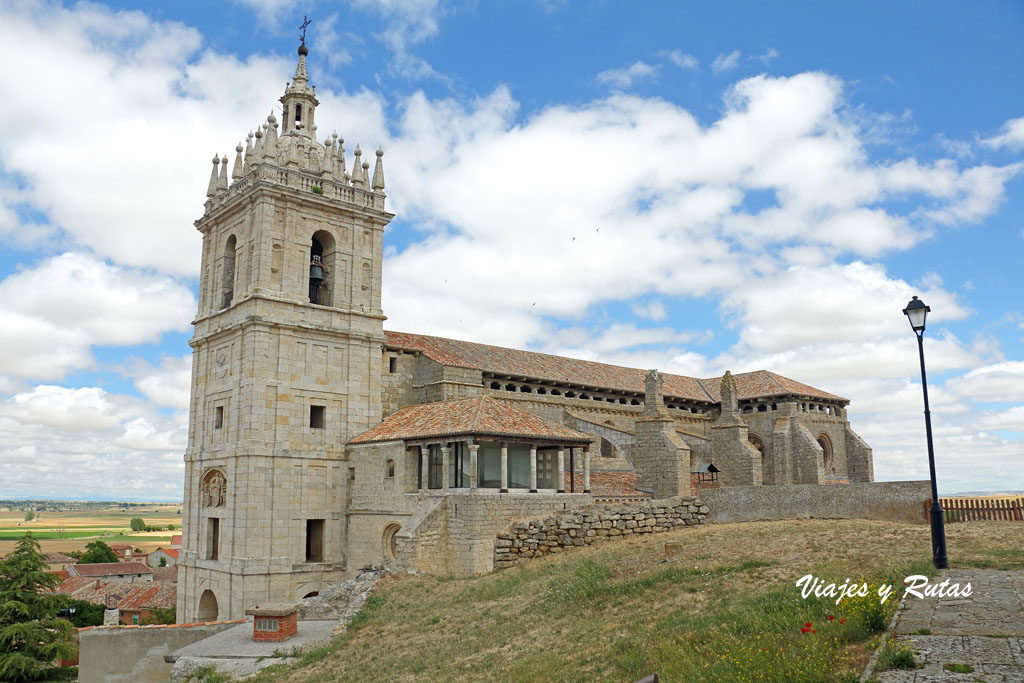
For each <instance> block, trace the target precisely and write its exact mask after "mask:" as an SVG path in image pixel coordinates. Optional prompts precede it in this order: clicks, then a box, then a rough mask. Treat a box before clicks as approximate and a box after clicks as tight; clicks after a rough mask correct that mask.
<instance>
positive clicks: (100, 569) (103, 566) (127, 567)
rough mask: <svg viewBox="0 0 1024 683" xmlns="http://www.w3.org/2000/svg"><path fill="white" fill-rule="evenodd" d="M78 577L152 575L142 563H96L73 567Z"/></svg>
mask: <svg viewBox="0 0 1024 683" xmlns="http://www.w3.org/2000/svg"><path fill="white" fill-rule="evenodd" d="M71 566H72V567H73V568H74V570H75V572H76V573H77V574H78V576H111V575H114V574H152V573H153V570H152V569H150V568H149V567H147V566H146V565H144V564H142V563H141V562H96V563H94V564H73V565H71Z"/></svg>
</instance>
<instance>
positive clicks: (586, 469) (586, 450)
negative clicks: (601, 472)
mask: <svg viewBox="0 0 1024 683" xmlns="http://www.w3.org/2000/svg"><path fill="white" fill-rule="evenodd" d="M583 493H590V446H584V447H583Z"/></svg>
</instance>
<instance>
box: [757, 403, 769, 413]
mask: <svg viewBox="0 0 1024 683" xmlns="http://www.w3.org/2000/svg"><path fill="white" fill-rule="evenodd" d="M757 412H759V413H767V412H768V406H766V405H765V404H763V403H762V404H761V405H759V406H758V407H757Z"/></svg>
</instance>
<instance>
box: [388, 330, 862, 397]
mask: <svg viewBox="0 0 1024 683" xmlns="http://www.w3.org/2000/svg"><path fill="white" fill-rule="evenodd" d="M384 334H385V335H386V336H387V340H388V341H387V343H388V346H389V347H390V348H392V349H399V350H404V351H418V352H420V353H422V354H423V355H425V356H426V357H427V358H430V359H431V360H434V361H436V362H438V363H441V364H442V365H449V366H455V367H461V368H472V369H474V370H481V371H483V372H490V373H493V374H496V375H509V376H512V377H526V378H530V379H537V380H544V381H548V382H557V383H565V384H575V385H580V386H587V387H593V388H595V389H608V390H612V391H625V392H631V393H636V394H640V395H643V393H644V376H645V375H646V374H647V371H646V370H641V369H639V368H626V367H622V366H619V365H608V364H607V363H598V362H596V361H590V360H579V359H576V358H566V357H563V356H552V355H550V354H547V353H538V352H536V351H523V350H521V349H509V348H505V347H501V346H491V345H489V344H478V343H476V342H467V341H461V340H458V339H448V338H446V337H432V336H429V335H425V334H411V333H408V332H390V331H385V332H384ZM662 376H663V378H664V384H663V388H664V392H665V396H666V398H676V399H687V400H691V401H698V402H704V403H718V402H719V401H721V396H720V385H721V381H722V378H721V377H717V378H712V379H696V378H694V377H686V376H684V375H673V374H670V373H667V372H666V373H662ZM733 378H734V379H735V380H736V389H737V391H738V392H739V398H741V399H747V398H755V397H759V396H782V395H787V394H796V395H800V396H813V397H816V398H823V399H831V400H839V401H845V400H846V399H844V398H841V397H839V396H835V395H834V394H829V393H827V392H824V391H821V390H820V389H815V388H814V387H810V386H808V385H806V384H802V383H800V382H797V381H794V380H791V379H788V378H786V377H783V376H782V375H777V374H775V373H774V372H768V371H767V370H756V371H754V372H744V373H739V374H734V375H733Z"/></svg>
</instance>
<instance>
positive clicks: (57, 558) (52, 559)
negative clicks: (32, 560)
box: [46, 553, 75, 564]
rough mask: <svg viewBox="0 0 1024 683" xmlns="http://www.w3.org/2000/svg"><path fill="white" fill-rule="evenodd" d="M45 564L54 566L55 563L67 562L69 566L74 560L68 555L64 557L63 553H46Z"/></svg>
mask: <svg viewBox="0 0 1024 683" xmlns="http://www.w3.org/2000/svg"><path fill="white" fill-rule="evenodd" d="M46 562H47V563H48V564H55V563H57V562H69V563H71V564H74V563H75V558H73V557H70V556H68V555H64V554H63V553H47V554H46Z"/></svg>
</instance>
